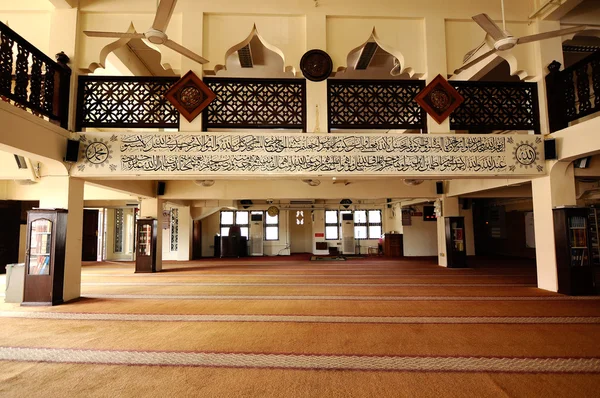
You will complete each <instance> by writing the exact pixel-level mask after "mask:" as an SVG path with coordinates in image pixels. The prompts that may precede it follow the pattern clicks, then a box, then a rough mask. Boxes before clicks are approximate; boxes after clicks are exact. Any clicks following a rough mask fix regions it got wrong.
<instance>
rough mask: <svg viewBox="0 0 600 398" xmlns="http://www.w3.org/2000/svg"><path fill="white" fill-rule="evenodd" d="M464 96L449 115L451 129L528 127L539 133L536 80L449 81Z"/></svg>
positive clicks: (480, 129) (525, 128)
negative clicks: (462, 100) (532, 81)
mask: <svg viewBox="0 0 600 398" xmlns="http://www.w3.org/2000/svg"><path fill="white" fill-rule="evenodd" d="M449 83H450V84H451V85H452V86H453V87H454V88H455V89H456V90H457V91H458V92H459V93H460V94H461V95H462V96H463V98H464V99H465V101H464V102H463V103H462V104H461V105H460V106H459V107H458V108H456V110H455V111H454V112H452V113H451V114H450V129H451V130H467V131H469V132H473V133H478V134H482V133H489V132H491V131H494V130H504V131H505V130H529V131H534V132H535V133H536V134H539V133H540V116H539V104H538V90H537V84H536V83H524V82H477V81H464V82H461V81H450V82H449Z"/></svg>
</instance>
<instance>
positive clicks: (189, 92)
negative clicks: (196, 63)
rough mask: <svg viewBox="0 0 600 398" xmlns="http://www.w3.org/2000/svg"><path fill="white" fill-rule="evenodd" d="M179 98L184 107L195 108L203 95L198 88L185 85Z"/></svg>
mask: <svg viewBox="0 0 600 398" xmlns="http://www.w3.org/2000/svg"><path fill="white" fill-rule="evenodd" d="M179 98H180V100H181V103H182V104H183V106H185V107H186V108H195V107H197V106H198V105H200V103H201V102H202V99H203V95H202V91H200V90H198V88H196V87H194V86H187V87H184V88H183V89H182V90H181V93H180V95H179Z"/></svg>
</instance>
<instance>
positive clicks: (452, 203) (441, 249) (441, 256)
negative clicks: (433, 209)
mask: <svg viewBox="0 0 600 398" xmlns="http://www.w3.org/2000/svg"><path fill="white" fill-rule="evenodd" d="M441 206H442V217H438V218H437V236H438V265H441V266H442V267H447V266H448V253H447V250H446V220H445V219H446V217H456V216H459V215H460V208H459V205H458V197H446V196H445V195H444V196H442V203H441Z"/></svg>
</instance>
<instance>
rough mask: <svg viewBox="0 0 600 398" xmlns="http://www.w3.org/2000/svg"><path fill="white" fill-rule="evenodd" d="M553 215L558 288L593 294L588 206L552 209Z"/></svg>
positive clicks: (580, 293) (571, 291) (566, 292)
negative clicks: (586, 207)
mask: <svg viewBox="0 0 600 398" xmlns="http://www.w3.org/2000/svg"><path fill="white" fill-rule="evenodd" d="M553 215H554V240H555V247H556V265H557V272H558V292H559V293H563V294H568V295H586V294H594V293H595V291H594V290H595V289H594V269H593V247H592V239H591V237H590V232H591V231H590V227H591V226H590V223H589V209H585V208H565V209H554V210H553ZM594 228H595V226H594Z"/></svg>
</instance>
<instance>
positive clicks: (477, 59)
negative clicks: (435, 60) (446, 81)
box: [454, 49, 498, 74]
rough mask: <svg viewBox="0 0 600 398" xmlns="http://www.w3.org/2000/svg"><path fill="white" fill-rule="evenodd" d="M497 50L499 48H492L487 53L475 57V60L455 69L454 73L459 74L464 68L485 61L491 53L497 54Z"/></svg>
mask: <svg viewBox="0 0 600 398" xmlns="http://www.w3.org/2000/svg"><path fill="white" fill-rule="evenodd" d="M497 52H498V50H496V49H493V50H490V51H488V52H486V53H485V54H483V55H480V56H479V57H477V58H475V59H474V60H472V61H471V62H469V63H468V64H465V65H463V66H461V67H460V68H458V69H457V70H455V71H454V73H456V74H458V73H460V72H462V71H463V70H466V69H469V68H470V67H471V66H473V65H475V64H476V63H478V62H479V61H483V60H484V59H485V58H487V57H489V56H490V55H492V54H495V53H497Z"/></svg>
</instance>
